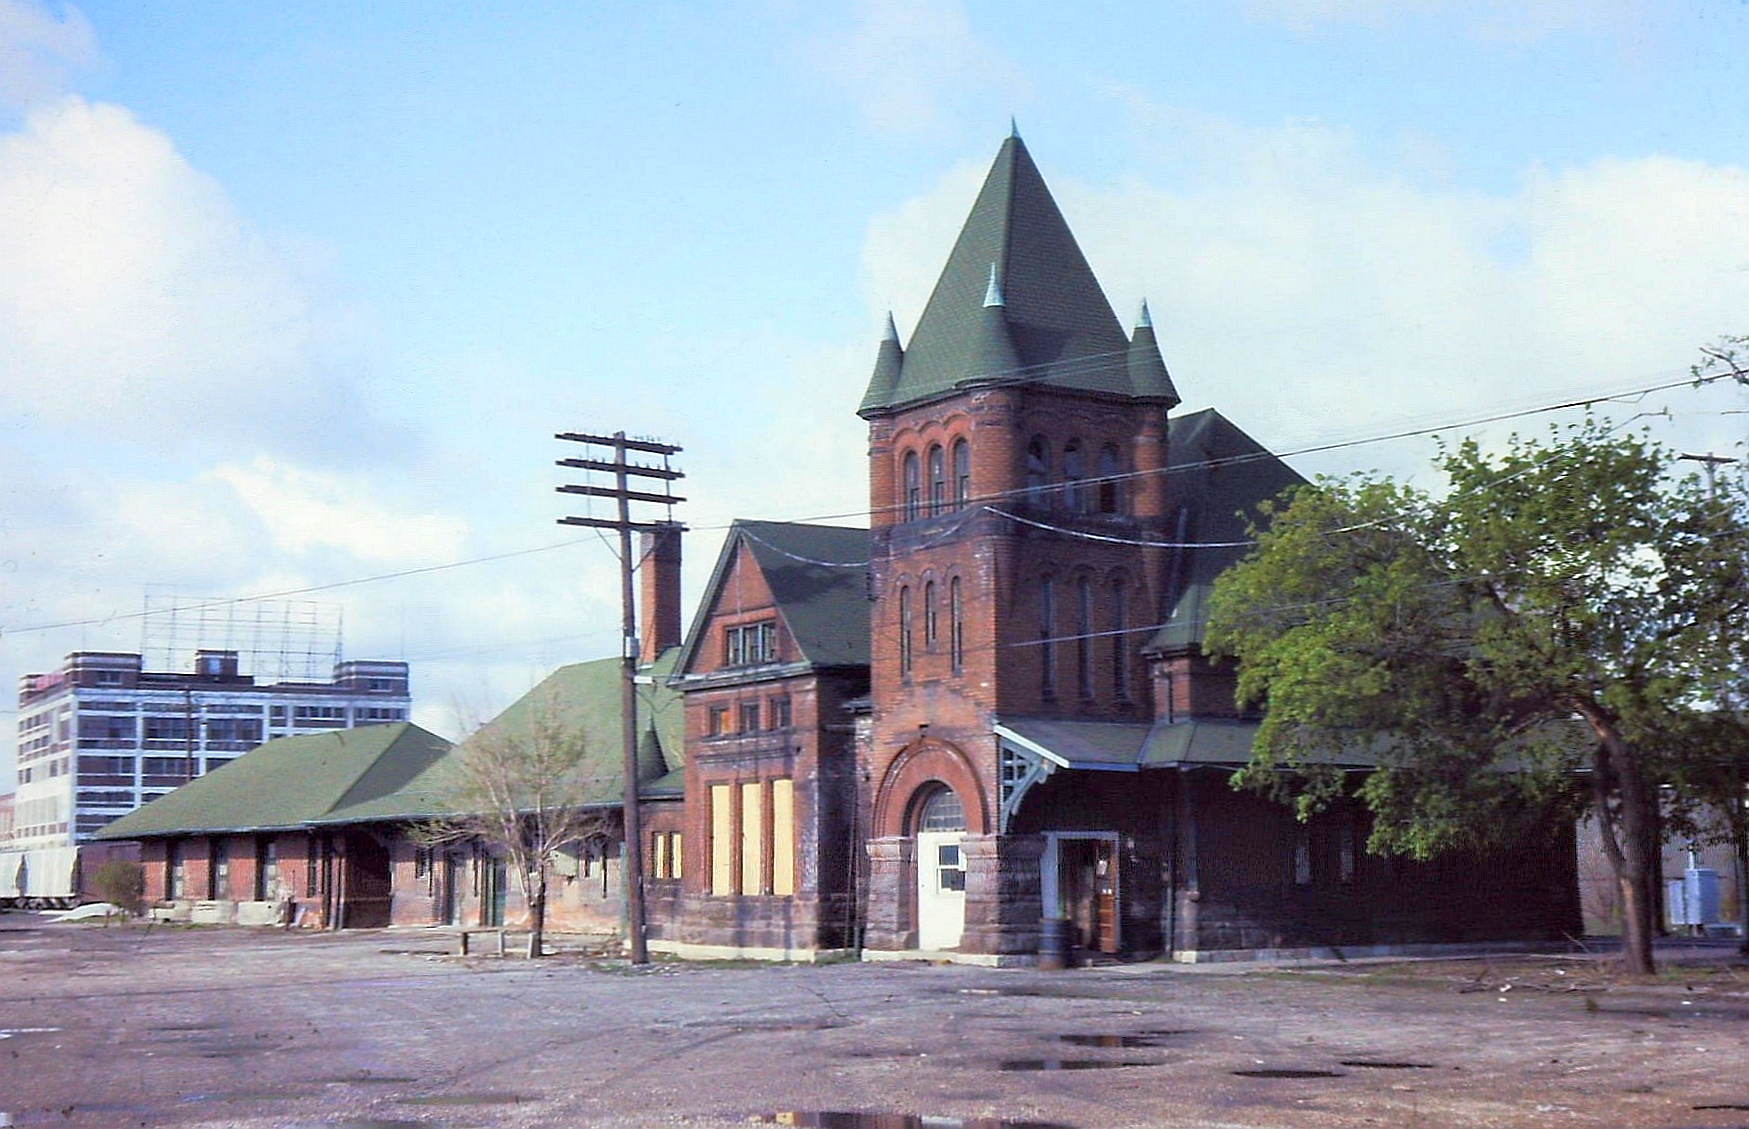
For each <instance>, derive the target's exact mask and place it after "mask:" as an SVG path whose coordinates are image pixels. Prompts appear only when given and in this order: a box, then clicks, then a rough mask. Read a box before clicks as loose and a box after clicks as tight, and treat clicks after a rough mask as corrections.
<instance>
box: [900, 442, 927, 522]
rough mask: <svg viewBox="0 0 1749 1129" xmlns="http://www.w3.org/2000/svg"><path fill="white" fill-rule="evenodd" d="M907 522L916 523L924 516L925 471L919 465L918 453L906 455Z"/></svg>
mask: <svg viewBox="0 0 1749 1129" xmlns="http://www.w3.org/2000/svg"><path fill="white" fill-rule="evenodd" d="M904 504H905V520H906V521H916V520H917V519H918V518H919V517H921V516H922V514H923V471H922V468H921V467H919V466H918V463H917V452H916V451H908V452H906V454H905V503H904Z"/></svg>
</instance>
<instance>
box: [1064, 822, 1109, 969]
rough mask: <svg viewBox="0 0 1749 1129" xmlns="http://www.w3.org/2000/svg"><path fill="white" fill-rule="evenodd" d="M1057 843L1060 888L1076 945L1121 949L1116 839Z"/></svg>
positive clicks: (1095, 949)
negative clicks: (1118, 929)
mask: <svg viewBox="0 0 1749 1129" xmlns="http://www.w3.org/2000/svg"><path fill="white" fill-rule="evenodd" d="M1056 845H1057V884H1058V885H1057V888H1058V890H1059V891H1061V893H1060V897H1061V899H1062V907H1063V916H1064V917H1066V918H1068V919H1069V927H1070V929H1071V930H1072V931H1073V935H1074V940H1075V944H1076V946H1077V947H1079V948H1083V949H1086V950H1087V951H1089V952H1098V953H1115V952H1117V951H1118V932H1117V842H1116V840H1114V839H1110V838H1100V839H1079V838H1077V839H1071V838H1066V837H1065V838H1059V839H1058V840H1057V844H1056Z"/></svg>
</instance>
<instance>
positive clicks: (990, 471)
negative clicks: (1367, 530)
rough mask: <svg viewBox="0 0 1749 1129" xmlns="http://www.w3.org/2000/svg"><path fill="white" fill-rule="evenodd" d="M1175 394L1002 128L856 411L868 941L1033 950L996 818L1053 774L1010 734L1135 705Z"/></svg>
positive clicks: (1029, 844) (1033, 847) (982, 950)
mask: <svg viewBox="0 0 1749 1129" xmlns="http://www.w3.org/2000/svg"><path fill="white" fill-rule="evenodd" d="M1177 403H1178V395H1177V393H1176V391H1175V390H1174V389H1173V386H1172V381H1171V378H1170V377H1169V376H1168V375H1167V371H1166V366H1165V364H1164V363H1163V361H1162V359H1161V356H1160V351H1159V348H1158V346H1157V344H1156V342H1155V338H1154V330H1153V328H1152V325H1151V324H1150V322H1149V320H1148V315H1147V309H1146V307H1145V306H1144V307H1143V310H1142V316H1141V318H1140V322H1139V324H1138V325H1137V327H1136V329H1135V332H1134V334H1133V336H1132V335H1127V334H1125V332H1124V331H1123V328H1122V326H1121V325H1120V323H1119V322H1118V320H1117V318H1116V316H1115V315H1114V314H1113V313H1112V309H1111V306H1110V304H1109V303H1108V302H1107V301H1106V298H1105V295H1104V293H1103V292H1102V291H1101V290H1100V287H1099V283H1098V281H1097V280H1096V279H1095V278H1094V276H1093V272H1092V271H1091V270H1090V269H1089V268H1088V265H1087V261H1086V259H1085V258H1084V257H1083V256H1082V254H1081V250H1080V248H1079V247H1078V246H1077V245H1076V243H1075V238H1074V236H1073V235H1072V234H1071V233H1070V231H1069V228H1068V225H1067V224H1066V223H1065V222H1064V220H1063V217H1062V214H1061V212H1059V211H1058V209H1057V206H1056V203H1055V201H1054V200H1052V198H1051V194H1050V191H1049V189H1047V188H1046V186H1045V183H1044V180H1043V178H1042V177H1041V176H1040V175H1039V172H1038V169H1037V167H1036V166H1035V165H1034V164H1033V161H1032V158H1031V156H1030V155H1029V154H1028V152H1027V150H1026V146H1025V144H1024V143H1023V142H1022V141H1021V140H1020V138H1019V137H1018V136H1011V137H1009V138H1008V139H1007V140H1005V141H1004V142H1003V144H1002V148H1001V150H1000V152H999V153H998V154H997V156H996V161H995V164H994V166H993V167H992V168H991V170H990V173H989V175H988V177H987V178H986V179H985V181H984V185H983V189H982V190H981V191H980V192H979V194H978V198H977V202H976V204H974V206H973V208H972V211H971V214H970V216H969V217H968V218H967V220H966V223H965V227H964V228H963V229H962V231H961V232H960V235H959V239H958V241H957V242H956V243H955V245H954V248H953V251H952V253H951V254H950V256H949V257H948V261H947V265H946V267H945V268H944V269H943V270H942V273H941V277H940V279H939V281H938V282H937V283H936V286H935V290H934V293H933V294H932V295H931V297H930V299H929V303H928V305H927V307H926V308H925V309H924V312H923V316H922V318H921V319H920V320H919V321H918V323H917V327H916V330H915V332H914V333H913V334H912V337H911V341H910V345H909V348H905V347H903V346H902V345H901V343H900V341H899V335H898V333H897V331H896V329H895V328H894V326H893V324H892V322H891V320H890V319H889V322H888V329H887V334H886V337H885V339H884V340H883V341H882V342H881V344H880V350H879V354H878V359H877V362H876V365H875V371H874V376H873V378H872V379H871V381H870V382H869V388H868V392H867V394H866V396H865V397H864V399H863V402H862V406H861V408H860V409H859V412H858V414H859V415H861V416H862V417H863V418H864V419H866V420H867V421H868V424H869V492H870V509H871V511H872V514H873V517H872V519H871V524H872V530H871V547H870V557H871V585H872V591H871V596H872V598H873V601H874V603H873V609H872V618H871V629H872V633H873V638H872V648H871V663H872V669H871V678H872V691H871V693H872V709H871V713H870V720H869V725H868V729H867V734H866V737H865V739H864V741H863V743H862V750H861V755H862V757H863V760H864V763H863V764H862V766H861V769H862V775H863V777H864V779H865V781H866V785H865V796H864V804H865V809H864V810H865V816H864V818H865V820H866V822H865V823H864V826H865V827H866V828H867V829H868V835H869V856H870V857H869V871H868V887H867V897H868V914H867V922H868V924H867V933H866V937H865V944H866V947H867V948H868V949H869V950H874V951H881V950H886V951H895V950H896V951H904V950H916V949H924V950H954V951H957V952H959V953H961V954H967V955H968V956H972V955H975V957H977V958H982V959H987V960H1000V959H1001V958H1002V957H1004V956H1008V955H1013V954H1021V953H1030V952H1032V951H1033V950H1034V949H1035V948H1036V947H1037V940H1038V925H1039V918H1040V867H1039V860H1040V853H1041V851H1042V850H1043V844H1044V842H1045V840H1044V838H1043V837H1042V836H1041V835H1040V834H1036V833H1028V834H1020V833H1017V832H1016V830H1015V816H1016V813H1017V811H1018V810H1019V805H1020V801H1021V799H1022V798H1023V796H1024V793H1025V791H1026V785H1027V783H1028V782H1029V781H1028V775H1029V774H1032V775H1033V776H1036V775H1038V773H1039V771H1040V770H1041V769H1042V770H1044V771H1048V770H1049V769H1050V765H1048V764H1044V763H1043V762H1040V761H1037V760H1036V759H1033V760H1029V759H1027V754H1026V750H1025V749H1024V748H1022V747H1021V746H1022V745H1024V744H1025V742H1024V739H1022V738H1020V737H1015V736H1012V733H1013V732H1014V731H1013V729H1012V727H1013V726H1014V725H1015V724H1017V723H1020V722H1023V721H1024V722H1025V723H1026V724H1027V725H1031V726H1037V725H1041V724H1043V725H1050V724H1061V723H1081V724H1079V725H1078V726H1077V730H1076V731H1077V732H1078V733H1084V732H1094V731H1095V729H1094V728H1090V727H1089V726H1087V725H1086V723H1120V724H1121V723H1129V724H1130V725H1132V726H1133V725H1135V724H1138V723H1140V724H1145V723H1147V722H1150V721H1151V720H1152V718H1153V716H1154V711H1153V708H1152V704H1151V702H1150V700H1149V694H1150V687H1149V678H1148V672H1147V670H1146V668H1145V665H1144V660H1143V655H1142V648H1143V646H1144V644H1145V643H1146V642H1147V640H1148V638H1149V636H1150V634H1151V632H1150V631H1148V630H1145V629H1146V628H1149V627H1150V626H1152V625H1155V624H1158V623H1159V622H1160V620H1161V613H1162V608H1161V601H1162V593H1163V586H1164V584H1165V582H1166V577H1165V575H1164V572H1165V569H1166V567H1167V564H1168V562H1167V559H1166V556H1165V552H1164V551H1163V550H1162V549H1159V548H1152V547H1146V546H1144V545H1143V544H1140V542H1145V541H1162V540H1166V539H1167V534H1169V533H1170V530H1168V529H1167V528H1165V527H1166V526H1167V524H1168V520H1167V514H1168V512H1169V511H1168V499H1167V497H1166V494H1167V485H1166V481H1165V477H1164V469H1165V467H1166V457H1167V450H1166V434H1167V431H1166V414H1167V411H1168V410H1169V409H1170V408H1171V407H1173V406H1174V405H1175V404H1177ZM1005 732H1007V733H1010V734H1011V738H1012V739H1007V740H1005V739H1004V736H1003V734H1004V733H1005ZM1032 822H1033V823H1037V822H1038V817H1036V816H1033V817H1032ZM956 915H957V919H956Z"/></svg>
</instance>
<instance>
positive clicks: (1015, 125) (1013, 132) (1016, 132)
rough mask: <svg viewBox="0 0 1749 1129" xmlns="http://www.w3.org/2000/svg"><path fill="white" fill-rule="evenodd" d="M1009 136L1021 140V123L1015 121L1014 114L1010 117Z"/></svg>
mask: <svg viewBox="0 0 1749 1129" xmlns="http://www.w3.org/2000/svg"><path fill="white" fill-rule="evenodd" d="M1008 136H1010V137H1012V138H1014V140H1016V141H1019V140H1020V123H1019V122H1017V121H1015V120H1014V115H1013V114H1009V115H1008Z"/></svg>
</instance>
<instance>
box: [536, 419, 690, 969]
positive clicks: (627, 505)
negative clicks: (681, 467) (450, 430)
mask: <svg viewBox="0 0 1749 1129" xmlns="http://www.w3.org/2000/svg"><path fill="white" fill-rule="evenodd" d="M555 438H557V439H563V440H565V441H566V442H569V443H583V444H586V445H588V446H590V447H597V448H606V449H610V450H611V451H612V457H611V459H604V458H581V459H560V460H558V465H559V466H562V467H571V468H573V469H577V470H586V471H601V472H604V473H607V474H611V475H613V481H614V484H613V485H612V486H611V487H609V486H592V485H582V486H578V485H574V484H567V485H564V486H560V487H559V488H558V490H559V493H561V494H583V495H586V496H588V497H592V498H610V499H612V500H613V501H614V502H615V503H616V504H617V510H618V512H617V514H616V516H614V517H611V518H599V517H562V518H560V519H559V524H560V525H586V526H590V527H592V528H595V529H612V530H615V531H617V532H618V533H619V578H620V609H621V618H622V640H621V654H620V666H621V677H622V682H621V686H620V728H621V729H622V731H623V733H624V738H625V740H624V750H623V751H624V754H625V789H624V791H623V793H622V794H621V805H622V813H623V814H622V820H623V822H624V825H625V846H624V847H623V848H622V851H621V860H622V869H623V870H624V877H625V884H626V935H627V941H628V942H629V947H630V951H631V961H632V963H633V964H647V963H649V960H650V953H649V949H648V947H647V946H646V944H645V941H644V833H643V820H642V819H641V817H640V815H639V812H638V699H637V683H636V679H637V673H638V618H637V609H636V607H635V606H634V603H633V599H634V598H633V592H632V572H633V570H634V569H635V568H636V566H637V561H636V560H634V559H633V557H632V530H634V529H636V530H650V531H654V530H658V529H669V528H672V527H673V524H674V523H673V521H672V518H670V520H668V521H660V522H657V521H633V520H632V517H631V506H632V503H633V502H642V503H649V504H653V505H659V506H667V507H670V513H672V507H673V506H674V504H675V503H677V502H684V501H686V499H685V498H676V497H674V495H673V494H672V493H670V492H669V488H670V487H671V486H672V484H673V483H674V481H675V480H676V479H679V478H684V477H685V475H683V474H681V473H680V472H679V471H677V470H674V469H673V468H672V467H670V466H669V465H668V457H669V456H670V455H676V454H679V453H680V451H681V448H679V447H676V446H674V445H673V444H670V443H657V442H655V441H653V440H649V439H627V438H626V433H625V432H623V431H616V432H614V433H613V434H612V435H585V434H581V433H579V432H573V431H561V432H559V433H558V435H556V436H555ZM632 451H638V452H641V453H643V454H649V455H660V456H661V457H662V465H661V466H650V465H644V464H638V463H632V462H629V461H628V459H627V455H628V453H629V452H632ZM588 453H589V454H591V455H593V454H595V452H588ZM634 478H639V479H646V478H653V479H657V480H659V481H660V482H661V483H662V493H660V494H657V493H653V492H651V491H648V490H633V489H632V488H631V480H632V479H634ZM640 485H643V483H640Z"/></svg>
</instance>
